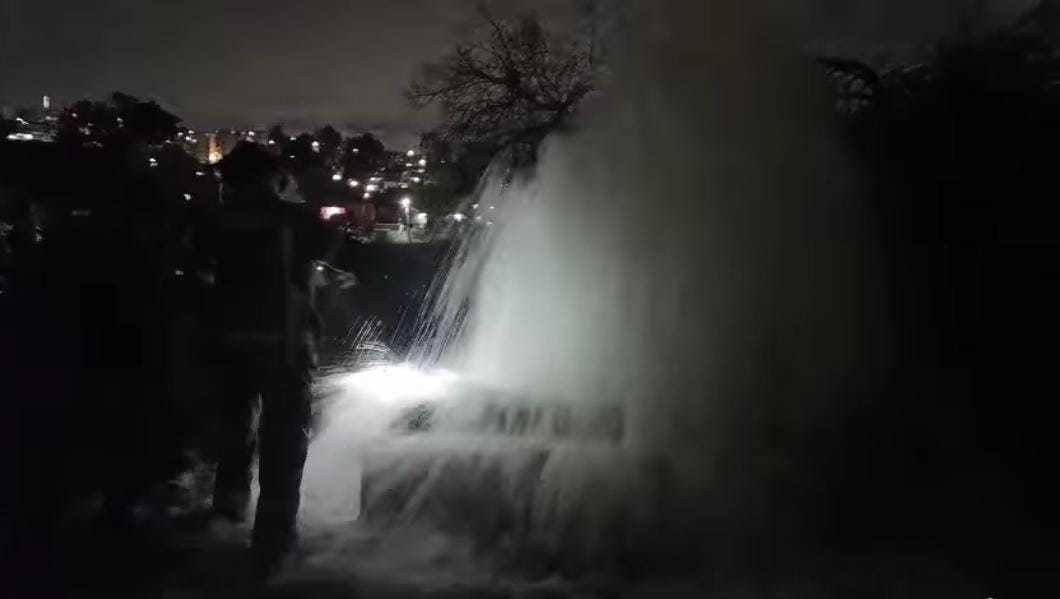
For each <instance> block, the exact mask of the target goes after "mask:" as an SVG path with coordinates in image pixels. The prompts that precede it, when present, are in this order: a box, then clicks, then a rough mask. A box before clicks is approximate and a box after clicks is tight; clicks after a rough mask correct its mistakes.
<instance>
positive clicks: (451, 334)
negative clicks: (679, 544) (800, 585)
mask: <svg viewBox="0 0 1060 599" xmlns="http://www.w3.org/2000/svg"><path fill="white" fill-rule="evenodd" d="M770 8H772V9H774V10H768V9H770ZM618 15H619V17H618V23H619V24H618V26H617V27H616V28H615V29H616V33H615V34H614V35H615V37H614V39H615V41H614V43H613V44H612V45H613V52H612V58H611V60H612V61H613V64H614V65H615V66H614V68H613V73H612V74H613V76H612V77H611V80H610V81H609V82H608V83H607V85H606V86H605V87H604V89H603V91H602V93H601V94H600V95H599V96H598V97H596V98H594V99H593V100H592V101H591V102H590V103H589V105H587V106H586V107H585V110H584V111H583V114H584V118H583V120H582V122H580V123H579V126H578V127H577V129H576V130H574V131H573V132H567V133H562V134H557V135H555V136H553V137H552V138H551V139H549V140H548V141H547V142H546V144H545V147H544V148H543V150H542V152H541V158H540V161H539V163H538V164H537V166H536V168H535V169H534V171H533V172H532V173H530V174H528V175H525V176H518V177H515V178H514V180H507V179H501V178H494V179H492V180H488V181H486V182H485V183H484V184H483V186H482V189H481V191H480V193H479V194H478V196H477V197H476V198H475V199H474V201H475V202H477V203H478V205H479V210H480V212H482V213H483V214H485V215H486V216H487V217H488V218H489V219H490V220H492V221H494V222H496V226H494V227H492V228H491V229H489V230H488V231H487V232H486V233H485V235H484V237H482V238H479V239H477V240H475V242H474V243H472V244H470V245H468V246H465V247H464V248H462V251H464V252H465V253H463V254H462V255H460V256H459V258H458V259H456V260H454V262H453V266H452V268H451V270H449V271H448V272H446V273H445V274H444V277H443V278H441V279H439V280H438V281H437V282H436V285H435V291H436V294H437V301H436V302H435V303H434V304H432V306H433V312H432V313H431V314H428V315H426V322H428V323H429V325H428V326H426V327H425V330H426V331H427V333H426V334H424V336H423V340H424V341H425V343H427V345H430V344H431V343H435V344H440V345H435V346H433V347H428V348H426V349H424V347H422V346H421V347H420V349H419V353H418V354H416V355H418V356H420V357H426V358H429V359H431V360H434V359H435V358H437V359H438V361H439V363H441V364H443V365H445V366H446V367H447V368H448V369H450V370H452V371H455V372H457V373H459V375H460V376H461V377H462V379H463V380H465V381H471V382H472V384H473V386H474V388H476V389H488V390H489V392H488V393H487V395H488V394H492V395H491V398H490V399H487V401H486V402H485V403H486V404H487V405H486V409H485V410H484V412H485V413H488V414H494V415H496V412H495V411H494V412H491V411H490V409H492V408H491V402H492V404H497V403H500V404H503V403H504V402H506V401H510V402H512V403H514V404H518V403H520V402H528V404H530V405H543V404H547V405H549V406H556V405H559V406H564V408H563V413H583V414H594V413H599V412H601V411H602V412H606V408H608V407H610V406H615V405H617V406H620V408H621V414H622V417H621V421H622V425H621V427H620V431H621V432H620V434H619V436H620V437H621V445H620V446H619V447H618V448H616V449H615V450H614V451H611V450H601V449H600V446H599V445H594V444H593V443H589V442H584V443H582V442H579V441H586V440H587V439H580V438H578V435H577V434H575V435H568V437H567V438H565V439H563V440H561V441H559V442H555V443H537V444H535V445H533V446H532V450H533V451H538V450H540V451H544V454H543V456H544V457H542V458H541V459H540V460H536V461H535V460H534V459H526V460H523V461H519V460H518V459H516V458H514V457H512V456H511V455H510V454H508V453H505V452H501V453H499V454H498V453H495V454H494V455H495V456H496V455H500V456H501V457H499V458H498V459H499V460H500V461H501V462H504V463H507V464H509V465H511V464H517V465H518V466H517V467H516V468H514V470H517V471H518V473H516V474H512V473H511V472H509V470H505V469H503V468H501V469H499V470H497V471H496V472H499V474H496V476H494V475H490V476H487V477H482V476H477V478H475V479H474V480H475V481H478V482H477V483H474V484H478V485H480V486H479V487H478V489H477V490H476V491H474V493H477V494H478V495H480V496H481V495H484V494H486V495H488V494H490V493H493V492H494V491H496V490H497V489H501V488H503V489H504V490H505V493H507V492H508V491H511V492H513V493H523V494H524V495H526V496H527V497H528V498H529V499H528V500H527V502H526V503H527V505H522V506H521V507H518V508H517V509H513V510H509V511H508V512H504V513H506V514H509V516H510V518H516V517H517V516H518V517H524V516H525V518H526V520H527V523H526V524H525V527H528V528H529V529H530V530H527V531H524V532H525V533H526V534H527V536H529V537H530V538H531V539H536V542H537V545H539V546H544V547H545V548H546V549H547V548H548V547H552V548H553V549H558V548H559V546H562V545H563V543H564V539H567V540H568V541H569V540H570V539H573V538H577V537H578V536H579V534H580V533H579V530H581V531H582V532H583V533H584V531H585V529H594V528H595V529H599V530H605V529H609V527H611V526H613V525H614V524H615V523H619V525H620V526H632V527H634V528H639V529H640V530H635V531H633V532H631V533H629V532H628V531H627V533H628V534H626V533H622V534H625V535H626V536H624V537H622V540H621V542H620V543H619V544H623V543H625V544H626V545H627V546H624V547H617V548H616V547H615V545H616V544H615V543H612V544H611V545H610V546H609V548H610V549H617V550H619V551H625V550H626V549H629V550H630V551H633V552H634V553H635V552H636V548H635V547H631V545H636V544H637V543H641V542H645V543H647V545H648V546H650V547H652V549H651V551H652V552H655V551H656V550H657V549H659V547H661V545H660V544H659V542H660V541H663V543H662V544H663V545H665V544H666V542H669V541H673V540H677V539H678V538H680V540H681V541H687V540H689V539H705V538H706V537H707V536H708V535H709V536H712V537H715V538H725V539H728V541H726V542H725V543H724V545H725V547H727V548H728V549H727V550H726V551H727V552H731V548H732V547H733V544H732V542H731V541H732V540H733V539H754V538H757V539H761V538H766V537H763V536H762V535H768V538H771V539H773V540H774V542H776V540H777V539H779V538H789V540H791V542H792V543H794V542H795V540H796V539H798V538H800V537H804V536H805V535H806V534H807V531H806V528H807V525H809V526H810V527H811V528H812V521H813V515H815V514H816V513H818V512H817V510H827V507H826V506H822V505H820V501H819V500H820V498H821V496H822V495H823V494H822V492H821V488H822V487H821V483H822V481H820V480H818V477H817V476H816V474H815V471H816V469H815V468H814V466H813V465H812V464H811V462H812V460H814V459H816V458H817V457H819V456H820V454H819V453H817V449H815V448H820V447H826V446H827V445H828V440H829V439H830V435H832V434H833V433H835V432H836V429H837V428H838V427H839V426H840V424H841V423H842V409H843V406H845V405H849V404H850V403H851V402H853V401H857V400H858V398H859V397H861V396H863V395H864V394H865V393H866V392H867V391H868V389H866V388H865V386H866V385H865V384H864V382H865V381H870V380H871V377H867V376H865V374H866V371H865V364H866V363H868V361H867V360H866V358H867V357H869V356H870V355H872V352H869V351H867V349H866V348H867V347H868V346H869V344H870V343H871V342H873V340H874V335H873V334H870V333H868V332H866V330H867V329H866V326H867V324H869V323H870V321H873V319H874V317H873V316H872V313H871V312H870V310H869V306H872V305H873V304H872V302H869V301H868V299H867V297H868V296H867V293H866V292H867V291H868V290H869V289H871V288H872V286H873V285H877V284H878V281H877V280H876V279H875V278H874V275H873V274H872V273H873V267H872V262H873V259H872V255H873V253H872V251H871V247H870V244H869V243H868V242H867V241H866V233H867V231H866V229H867V227H866V226H865V223H864V217H865V211H864V209H863V205H862V202H861V201H860V200H859V194H858V191H859V190H858V187H857V185H856V182H855V177H853V176H852V175H851V172H852V169H851V168H850V165H848V164H847V163H846V161H845V160H844V159H843V158H842V157H841V155H840V153H839V152H838V150H837V146H836V144H835V142H834V140H833V139H832V138H831V133H830V131H831V127H830V121H829V106H828V101H827V98H826V97H825V87H824V85H823V83H822V80H821V74H820V73H819V72H817V71H816V70H815V68H814V66H813V64H812V62H811V61H809V60H808V59H807V58H806V57H805V56H803V55H802V53H801V52H800V50H799V43H798V42H799V21H798V19H797V15H795V14H794V12H793V11H791V10H790V9H777V7H775V6H773V7H770V6H766V7H759V8H750V7H747V6H746V5H744V3H740V2H729V1H717V2H703V3H680V4H678V3H650V2H634V3H631V4H629V5H627V6H623V7H622V9H621V10H620V11H619V12H618ZM623 23H625V25H623ZM629 23H636V27H631V26H629V25H628V24H629ZM457 330H459V331H460V334H459V335H455V331H457ZM439 348H441V349H439ZM441 350H444V351H441ZM414 353H415V352H414ZM851 381H859V383H858V385H860V387H859V386H858V385H854V384H852V383H851ZM455 393H456V395H457V396H459V395H460V393H461V392H459V391H457V392H455ZM505 398H507V399H505ZM455 405H456V406H457V407H456V408H454V409H455V411H456V412H459V411H460V410H461V409H463V410H474V409H478V408H481V407H482V405H483V403H482V402H479V403H475V402H465V403H460V400H459V397H457V398H456V399H455ZM470 406H474V407H470ZM492 407H496V406H495V405H493V406H492ZM499 414H500V415H501V416H500V417H501V418H507V417H506V416H505V415H504V414H505V412H504V410H503V409H502V410H501V411H500V412H499ZM490 417H492V416H490ZM418 418H419V417H418V416H416V417H414V418H412V419H411V420H409V421H410V422H419V420H418ZM528 418H533V416H528ZM443 420H445V419H443ZM452 421H460V422H464V423H465V424H466V422H467V421H468V419H466V418H465V419H463V420H461V418H459V417H457V418H454V419H450V420H449V422H452ZM476 422H478V423H479V424H482V420H481V419H480V420H476ZM491 422H493V421H491ZM439 428H440V429H443V430H445V428H446V425H445V424H444V423H443V424H441V425H439ZM457 428H459V427H457ZM588 428H592V427H588ZM516 445H517V444H516V443H515V441H507V442H501V446H503V447H515V446H516ZM484 446H485V445H482V444H480V445H478V446H476V448H477V449H481V448H482V447H484ZM403 447H405V446H403ZM452 447H453V446H452V445H450V446H449V448H450V449H451V448H452ZM489 447H491V448H496V447H497V445H490V446H489ZM542 448H544V449H542ZM401 451H406V449H401ZM421 453H422V452H421ZM522 455H523V456H524V457H525V456H526V455H527V454H522ZM435 457H436V456H429V457H427V458H423V459H424V461H425V463H427V465H426V466H424V467H423V470H424V471H425V472H428V474H425V475H424V476H423V477H420V478H418V479H417V480H420V481H423V480H426V481H431V482H430V484H431V485H436V486H437V485H442V486H443V487H445V488H446V489H448V488H450V487H452V486H453V485H454V484H459V483H453V482H452V481H450V482H449V483H447V484H446V483H444V480H442V481H440V480H439V479H444V478H445V477H447V476H448V477H452V478H454V479H456V478H458V477H457V476H456V474H455V471H454V470H447V469H446V467H445V466H439V465H438V461H437V460H436V459H434V458H435ZM388 459H389V461H386V462H385V463H383V465H381V466H376V467H375V468H374V470H373V469H372V467H369V468H368V470H369V471H370V472H375V473H376V474H374V475H373V476H374V477H375V478H376V480H375V482H374V483H373V484H372V485H369V486H371V487H373V488H375V489H378V488H380V487H386V488H391V489H392V488H396V487H398V486H400V485H401V484H403V483H401V481H396V480H394V478H393V477H394V476H404V477H406V478H410V477H411V478H416V476H417V475H414V474H413V473H412V471H411V470H408V469H404V467H397V466H396V465H398V466H400V465H401V464H403V463H404V462H403V461H402V460H403V459H404V457H401V456H399V457H398V458H393V457H391V458H388ZM473 463H474V464H478V467H479V473H481V472H483V471H486V472H493V471H492V470H489V468H488V467H486V466H483V463H482V462H479V461H473ZM395 473H399V474H397V475H395ZM432 473H433V474H432ZM439 473H441V474H439ZM380 477H383V478H385V479H387V480H384V481H383V482H382V483H380V481H379V480H378V479H379V478H380ZM524 479H527V480H529V485H528V486H527V485H523V484H522V483H521V482H520V481H522V480H524ZM463 480H464V482H466V481H467V479H463ZM498 481H502V482H503V481H509V482H510V483H511V484H509V485H507V486H505V485H506V484H507V483H505V484H502V482H498ZM512 481H514V482H512ZM416 484H419V483H416ZM469 484H471V483H469ZM508 487H510V489H509V488H508ZM446 493H448V494H449V496H453V495H452V493H449V492H448V491H445V492H443V495H444V494H446ZM409 494H411V495H413V496H415V497H414V498H413V499H408V497H406V498H405V499H402V500H401V501H402V506H403V507H402V508H401V509H400V510H398V511H399V512H401V513H402V514H404V517H416V514H421V513H422V509H423V508H422V506H423V505H427V504H429V502H427V501H426V500H425V499H423V497H424V493H421V492H419V491H416V492H411V491H410V492H409ZM501 494H504V493H501ZM407 495H408V494H407ZM460 498H462V499H461V501H463V500H465V499H466V497H464V496H463V495H461V496H460ZM373 501H377V499H373V498H372V497H368V498H367V499H366V502H367V503H368V504H371V503H372V502H373ZM409 505H414V506H415V509H416V510H418V511H416V514H411V515H410V512H409V511H408V509H407V506H409ZM466 505H470V504H466V503H465V506H466ZM475 505H476V506H479V504H477V503H476V504H475ZM369 507H371V505H369ZM377 507H378V506H377ZM478 509H479V507H476V510H478ZM449 513H450V514H451V513H452V512H451V510H450V512H449ZM557 513H558V514H559V516H557V515H556V514H557ZM511 514H515V515H511ZM520 514H521V516H519V515H520ZM481 515H482V512H481V511H476V512H475V513H469V514H465V516H466V517H467V518H469V519H474V518H477V517H480V516H481ZM509 516H506V517H509ZM510 518H509V519H510ZM535 527H537V529H536V530H535ZM550 527H551V529H550ZM545 529H550V532H549V534H540V533H541V531H542V530H545ZM597 532H598V531H597ZM597 532H589V533H585V534H582V535H581V537H580V539H581V540H583V541H584V542H585V544H586V545H588V546H590V547H588V548H587V549H586V550H585V552H584V553H583V554H582V555H581V558H582V559H584V560H586V562H587V563H588V562H591V561H592V560H593V559H597V558H600V556H601V555H602V554H606V553H607V551H601V549H600V548H601V547H602V546H605V545H607V544H608V542H609V541H608V539H610V538H611V537H609V536H608V535H610V534H611V532H610V531H609V530H605V532H602V533H599V534H597ZM601 535H602V536H601ZM652 537H655V538H654V539H653V538H652ZM684 548H685V549H688V546H687V543H686V544H685V547H684ZM605 557H606V556H605ZM688 557H689V558H690V559H692V560H698V559H699V557H698V553H690V554H689V555H688ZM589 565H591V564H589Z"/></svg>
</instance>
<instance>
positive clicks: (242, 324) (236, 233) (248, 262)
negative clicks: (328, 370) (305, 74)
mask: <svg viewBox="0 0 1060 599" xmlns="http://www.w3.org/2000/svg"><path fill="white" fill-rule="evenodd" d="M221 171H222V174H223V179H224V183H225V187H226V195H225V198H224V203H223V205H222V206H221V207H220V208H219V209H218V210H217V213H216V214H215V215H213V218H211V219H210V221H211V225H210V226H209V227H207V229H206V235H205V236H204V237H205V239H204V240H203V242H204V245H205V246H206V248H208V256H209V258H210V259H211V260H212V261H213V267H214V268H213V276H214V281H213V285H214V291H215V293H214V302H213V304H212V306H211V308H210V315H209V317H208V320H209V321H210V324H211V325H212V327H211V328H212V330H213V331H214V333H215V340H216V344H217V350H218V351H217V357H216V363H217V365H218V366H219V367H220V368H221V376H222V377H223V384H222V389H223V402H224V404H223V407H222V410H221V414H222V419H223V421H222V423H221V433H222V436H223V440H222V443H221V448H220V449H221V454H220V463H219V465H218V469H217V479H216V483H215V487H214V497H213V501H214V510H215V512H216V513H217V514H218V515H220V516H222V517H225V518H228V519H231V520H233V521H242V520H243V519H245V518H246V516H247V510H248V508H249V505H248V504H249V497H250V482H251V471H250V466H251V461H252V457H253V453H254V449H255V441H257V445H258V448H259V454H260V460H259V466H260V467H259V474H260V487H261V496H260V497H259V499H258V505H257V513H256V517H255V521H254V532H253V540H252V548H253V549H254V550H255V553H256V554H257V556H258V557H260V558H263V559H265V560H266V562H267V563H268V564H269V565H272V564H273V563H275V560H276V559H278V558H279V557H281V556H282V555H283V554H284V553H286V552H287V551H288V550H289V549H290V548H291V546H292V544H293V542H294V541H295V538H296V528H295V526H296V517H297V513H298V507H299V494H300V487H301V481H302V468H303V465H304V463H305V459H306V450H307V444H308V434H309V430H308V427H309V424H310V400H311V397H310V382H311V373H312V370H313V368H314V367H315V365H316V355H315V346H314V343H315V337H316V335H317V334H318V332H319V320H318V318H317V316H316V313H315V311H314V309H313V306H312V288H311V280H312V278H313V275H314V274H316V273H315V267H316V265H317V263H316V262H315V260H316V259H317V258H320V257H321V255H322V254H323V249H324V230H323V228H322V227H321V226H320V223H319V221H318V220H317V219H316V218H315V216H314V215H312V214H310V213H307V212H306V211H305V210H303V209H302V208H303V207H301V206H299V205H298V204H299V203H301V198H300V195H299V194H298V191H297V189H296V186H295V184H294V181H293V180H292V179H291V178H290V176H289V175H287V174H286V173H285V172H283V171H282V170H281V169H280V168H279V167H278V165H277V164H276V162H275V159H274V158H273V157H272V156H271V155H269V154H268V153H267V152H265V151H264V150H262V149H260V148H258V147H256V146H252V145H249V144H247V145H241V146H239V147H237V148H236V149H235V150H233V151H232V153H231V154H230V155H229V156H228V157H227V158H226V159H225V160H224V161H223V162H222V163H221ZM259 396H260V398H261V417H260V425H259V427H258V434H257V439H255V434H254V429H253V422H254V415H255V411H256V410H255V408H256V405H257V400H258V397H259Z"/></svg>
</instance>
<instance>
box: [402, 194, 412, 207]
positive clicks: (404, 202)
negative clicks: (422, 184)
mask: <svg viewBox="0 0 1060 599" xmlns="http://www.w3.org/2000/svg"><path fill="white" fill-rule="evenodd" d="M411 205H412V198H410V197H408V196H405V197H403V198H401V207H402V208H404V209H405V210H408V209H409V206H411Z"/></svg>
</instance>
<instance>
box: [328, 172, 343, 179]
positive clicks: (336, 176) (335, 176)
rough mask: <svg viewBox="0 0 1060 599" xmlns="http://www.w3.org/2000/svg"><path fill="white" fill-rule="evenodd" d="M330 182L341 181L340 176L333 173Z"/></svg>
mask: <svg viewBox="0 0 1060 599" xmlns="http://www.w3.org/2000/svg"><path fill="white" fill-rule="evenodd" d="M331 180H332V181H342V175H341V174H339V173H335V174H333V175H331Z"/></svg>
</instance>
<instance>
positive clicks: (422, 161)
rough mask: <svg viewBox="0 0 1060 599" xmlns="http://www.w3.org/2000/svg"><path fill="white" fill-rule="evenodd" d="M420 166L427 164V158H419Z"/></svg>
mask: <svg viewBox="0 0 1060 599" xmlns="http://www.w3.org/2000/svg"><path fill="white" fill-rule="evenodd" d="M420 166H427V159H426V158H420Z"/></svg>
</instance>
